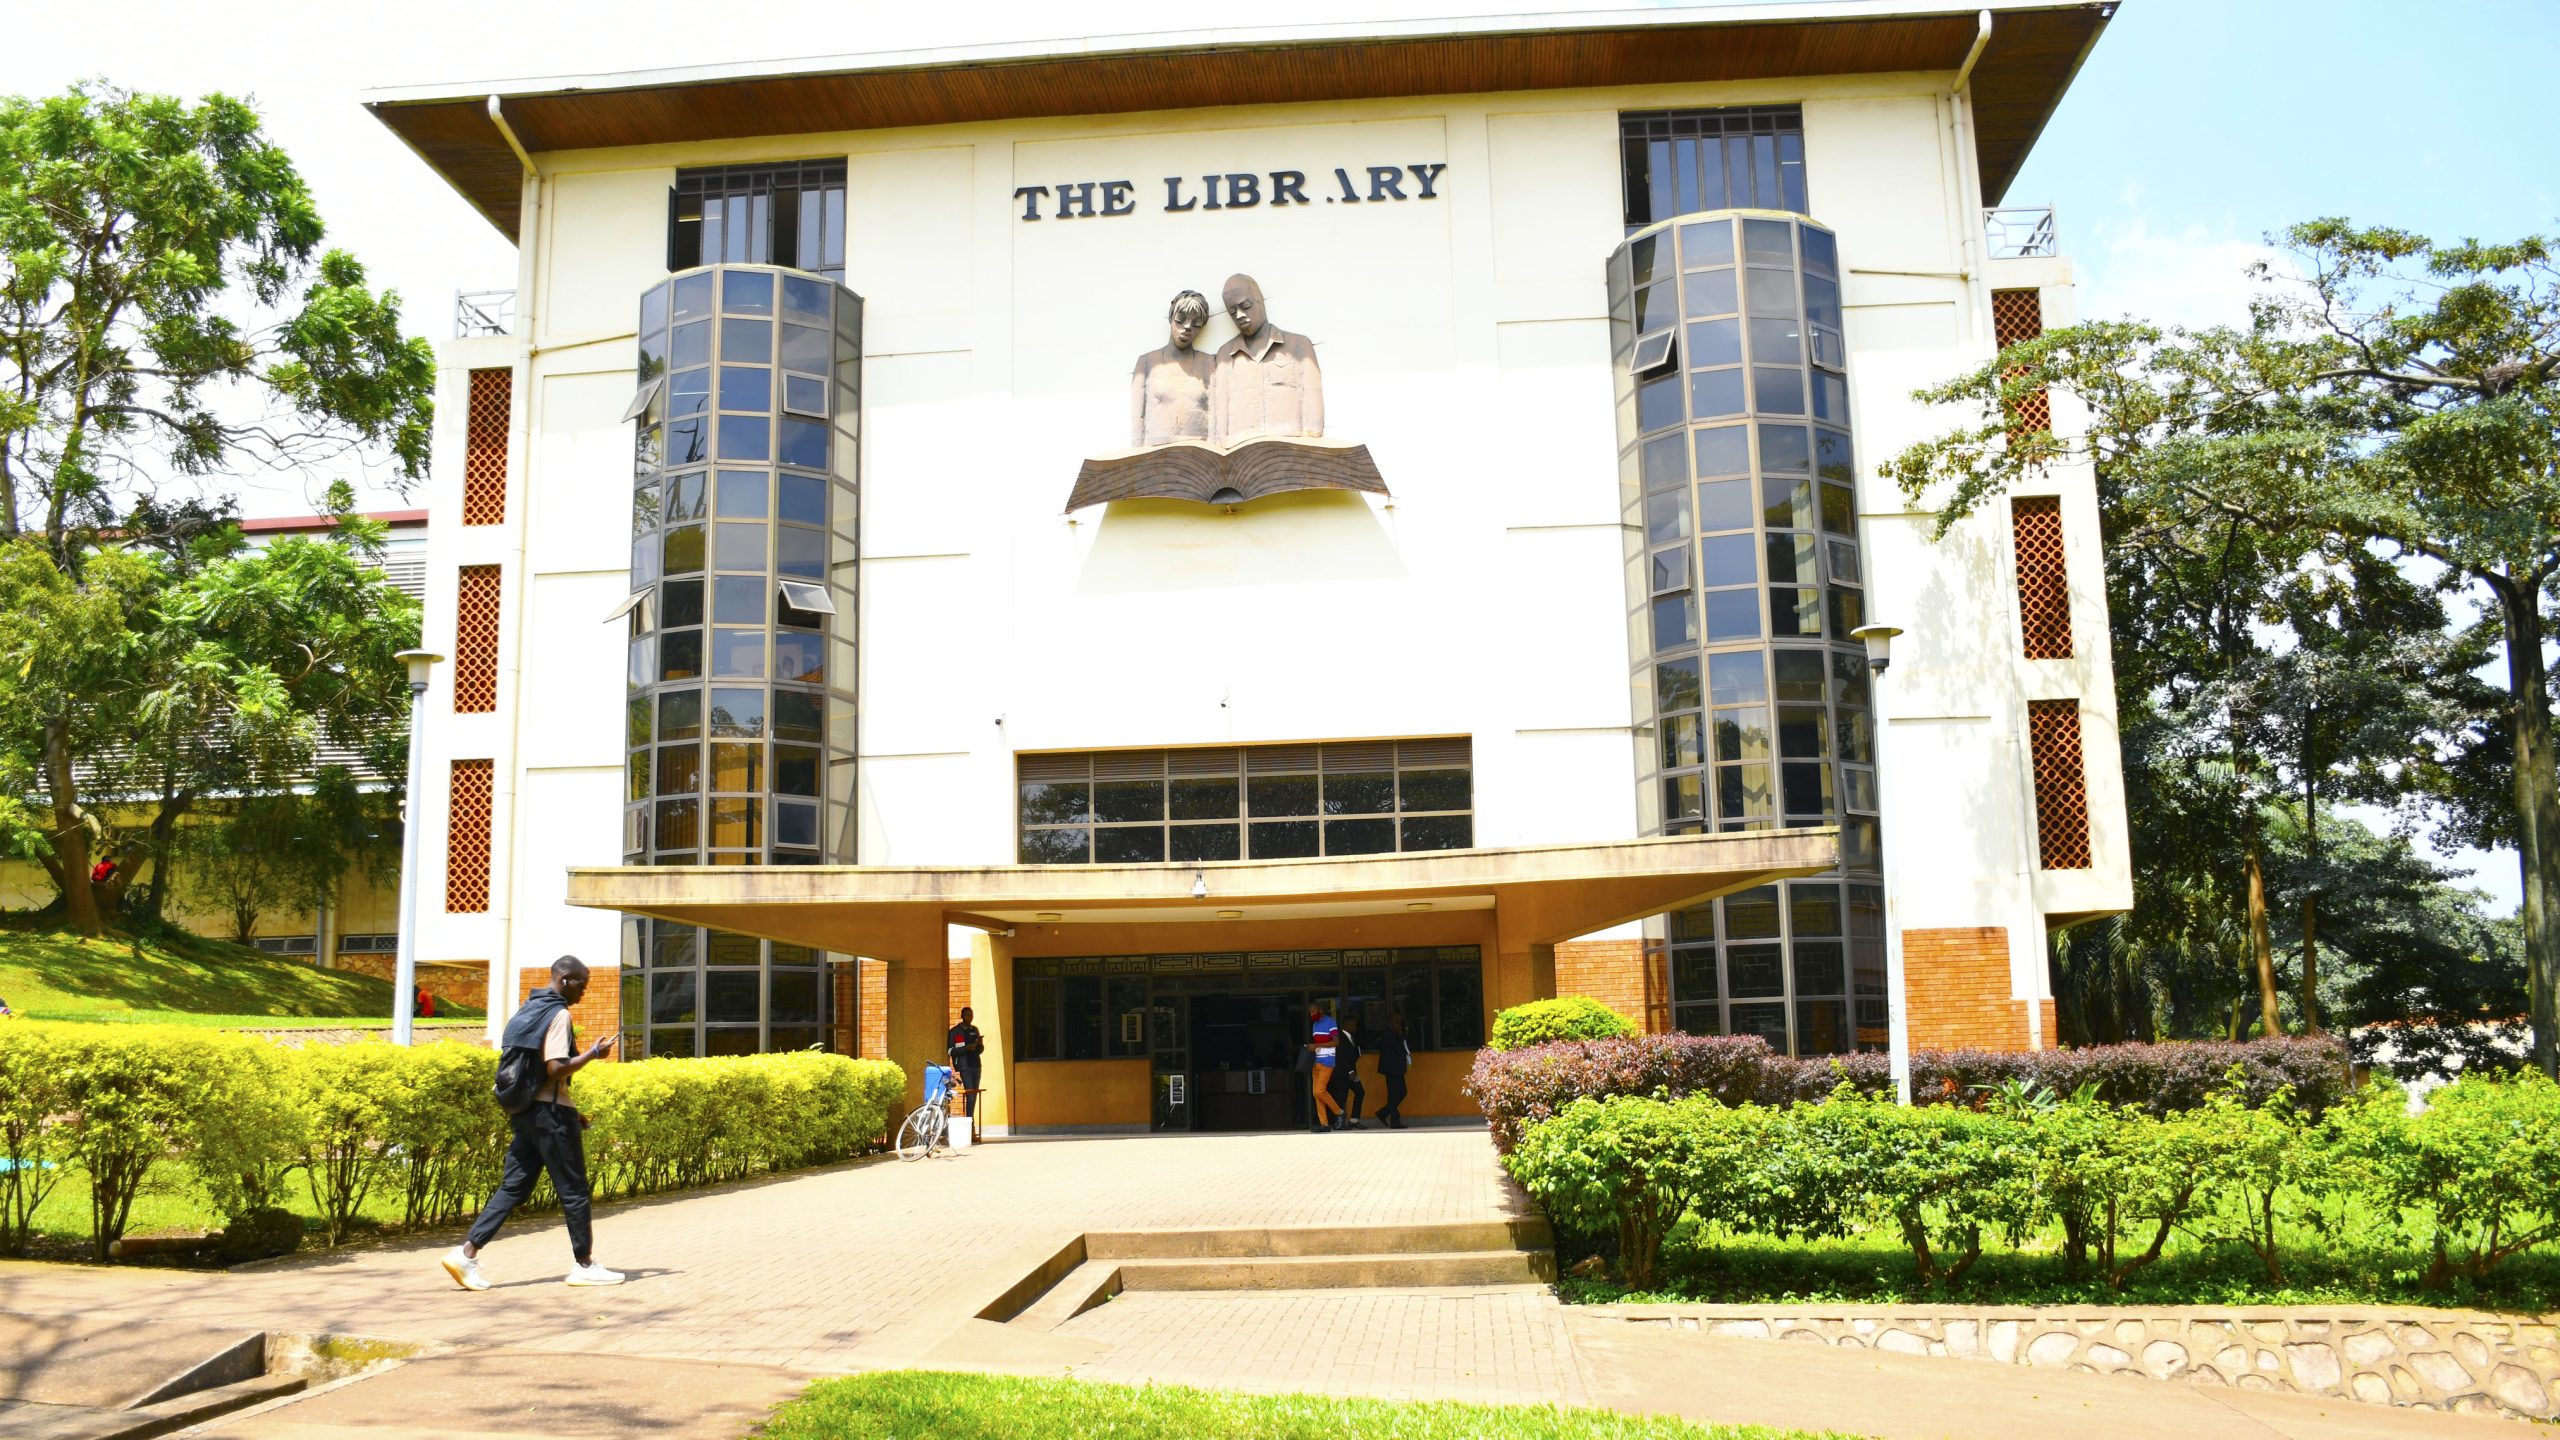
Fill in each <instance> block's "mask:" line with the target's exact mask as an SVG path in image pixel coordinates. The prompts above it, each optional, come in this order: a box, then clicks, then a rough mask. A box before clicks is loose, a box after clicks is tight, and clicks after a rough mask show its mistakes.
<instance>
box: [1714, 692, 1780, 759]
mask: <svg viewBox="0 0 2560 1440" xmlns="http://www.w3.org/2000/svg"><path fill="white" fill-rule="evenodd" d="M1715 715H1716V718H1715V738H1716V758H1717V759H1718V760H1766V759H1768V758H1769V712H1768V710H1766V709H1765V708H1763V707H1761V706H1758V705H1752V706H1748V707H1745V708H1743V709H1739V710H1718V711H1717V712H1715Z"/></svg>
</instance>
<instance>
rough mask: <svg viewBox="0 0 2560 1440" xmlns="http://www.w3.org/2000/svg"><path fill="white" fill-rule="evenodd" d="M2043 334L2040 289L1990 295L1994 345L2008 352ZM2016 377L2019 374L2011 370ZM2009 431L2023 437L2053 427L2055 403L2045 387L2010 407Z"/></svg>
mask: <svg viewBox="0 0 2560 1440" xmlns="http://www.w3.org/2000/svg"><path fill="white" fill-rule="evenodd" d="M2043 333H2044V292H2043V291H2041V290H1994V291H1992V292H1991V339H1992V343H1994V344H1996V345H1998V346H1999V347H2000V348H2001V349H2003V350H2006V349H2008V348H2009V347H2010V346H2012V345H2015V344H2017V343H2018V342H2020V341H2022V340H2033V339H2035V338H2036V337H2037V336H2039V335H2042V334H2043ZM2009 373H2010V374H2011V375H2013V376H2014V375H2016V374H2017V373H2018V372H2017V371H2014V370H2013V371H2010V372H2009ZM2009 420H2010V428H2011V430H2012V431H2013V432H2015V433H2017V434H2021V435H2032V434H2034V433H2035V432H2036V431H2038V430H2050V429H2052V428H2053V403H2052V401H2051V400H2050V399H2049V398H2048V397H2047V396H2046V395H2045V392H2044V391H2043V389H2042V388H2038V389H2034V390H2030V391H2028V392H2027V393H2026V394H2024V395H2021V396H2019V397H2017V398H2016V399H2014V400H2012V401H2011V402H2010V405H2009Z"/></svg>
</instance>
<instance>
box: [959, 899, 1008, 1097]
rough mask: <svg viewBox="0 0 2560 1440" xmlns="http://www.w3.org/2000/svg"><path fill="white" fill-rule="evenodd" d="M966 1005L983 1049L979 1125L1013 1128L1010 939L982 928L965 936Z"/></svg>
mask: <svg viewBox="0 0 2560 1440" xmlns="http://www.w3.org/2000/svg"><path fill="white" fill-rule="evenodd" d="M969 1008H970V1009H971V1010H973V1011H975V1012H977V1021H978V1030H979V1033H981V1034H983V1035H985V1036H986V1037H987V1054H986V1058H985V1061H984V1062H983V1066H982V1073H981V1074H980V1075H979V1077H978V1083H979V1084H981V1085H983V1086H984V1087H986V1088H985V1093H984V1094H981V1095H980V1096H979V1097H978V1109H979V1114H980V1117H981V1122H982V1123H981V1124H980V1125H979V1127H978V1128H979V1129H980V1130H981V1131H982V1132H983V1133H985V1134H988V1135H1005V1134H1010V1133H1012V1130H1013V942H1012V941H1011V940H1008V939H1006V938H1004V937H1003V936H1001V935H990V934H987V933H986V932H985V931H975V932H972V933H971V935H970V937H969Z"/></svg>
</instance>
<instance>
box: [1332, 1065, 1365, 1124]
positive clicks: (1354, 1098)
mask: <svg viewBox="0 0 2560 1440" xmlns="http://www.w3.org/2000/svg"><path fill="white" fill-rule="evenodd" d="M1325 1088H1326V1089H1327V1090H1328V1091H1330V1092H1331V1093H1332V1095H1333V1103H1334V1104H1336V1105H1339V1106H1341V1107H1342V1113H1343V1114H1345V1115H1348V1116H1350V1117H1351V1118H1352V1119H1354V1120H1357V1119H1359V1118H1360V1105H1361V1102H1363V1101H1365V1100H1367V1099H1368V1098H1369V1091H1368V1089H1367V1087H1365V1086H1363V1085H1362V1084H1361V1083H1360V1072H1359V1071H1357V1070H1355V1069H1353V1068H1352V1067H1351V1066H1349V1065H1338V1066H1336V1067H1334V1071H1333V1083H1332V1084H1331V1085H1328V1086H1326V1087H1325Z"/></svg>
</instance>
